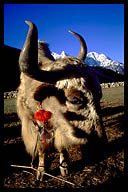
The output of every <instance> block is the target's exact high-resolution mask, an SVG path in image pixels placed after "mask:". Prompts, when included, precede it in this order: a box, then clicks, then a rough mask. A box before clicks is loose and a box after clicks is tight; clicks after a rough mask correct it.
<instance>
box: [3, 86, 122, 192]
mask: <svg viewBox="0 0 128 192" xmlns="http://www.w3.org/2000/svg"><path fill="white" fill-rule="evenodd" d="M4 107H5V108H4V112H5V121H4V126H5V129H4V172H3V176H4V188H27V187H29V188H54V189H55V188H71V189H72V188H79V189H84V190H85V189H86V191H91V192H93V191H95V190H97V191H98V192H100V191H102V192H105V191H109V190H111V189H112V188H111V187H114V191H116V190H117V189H118V188H119V186H120V185H122V183H123V179H124V175H123V171H124V150H123V148H124V140H123V139H124V121H123V119H124V88H123V87H115V88H108V89H103V97H102V100H101V107H102V116H103V123H104V127H105V131H106V134H107V138H108V144H107V146H106V147H105V148H103V149H102V147H103V146H101V149H100V150H99V151H96V152H94V154H91V155H92V156H89V155H88V154H87V156H86V160H87V161H86V162H85V164H82V162H81V152H80V150H79V146H78V147H73V148H69V149H68V152H69V158H70V161H71V169H70V170H71V172H70V174H69V175H68V176H66V177H65V178H64V179H65V180H67V181H69V182H71V183H73V184H74V185H71V184H67V183H66V182H64V181H59V180H57V179H54V178H51V177H48V176H45V177H44V180H43V182H40V183H37V182H35V172H33V171H32V170H26V169H22V168H13V167H11V166H10V165H11V164H16V165H27V166H30V162H31V158H30V156H29V155H28V154H27V153H26V152H25V148H24V145H23V142H22V138H21V133H20V129H21V126H20V121H19V119H18V117H17V114H16V105H15V99H5V103H4ZM90 157H91V158H90ZM49 159H50V162H51V164H50V165H49V171H48V173H49V174H51V175H54V176H56V177H58V178H62V177H61V176H60V175H59V168H58V163H57V162H58V160H59V155H58V153H57V152H54V153H50V154H49Z"/></svg>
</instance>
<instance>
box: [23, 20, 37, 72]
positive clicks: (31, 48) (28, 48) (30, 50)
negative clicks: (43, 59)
mask: <svg viewBox="0 0 128 192" xmlns="http://www.w3.org/2000/svg"><path fill="white" fill-rule="evenodd" d="M25 23H27V24H28V25H29V31H28V35H27V38H26V41H25V43H24V46H23V49H22V51H21V54H20V58H19V65H20V70H21V72H24V73H25V74H28V75H29V76H30V75H31V74H33V73H35V72H36V71H37V70H39V69H38V41H37V40H38V31H37V27H36V25H35V24H33V23H31V22H30V21H25Z"/></svg>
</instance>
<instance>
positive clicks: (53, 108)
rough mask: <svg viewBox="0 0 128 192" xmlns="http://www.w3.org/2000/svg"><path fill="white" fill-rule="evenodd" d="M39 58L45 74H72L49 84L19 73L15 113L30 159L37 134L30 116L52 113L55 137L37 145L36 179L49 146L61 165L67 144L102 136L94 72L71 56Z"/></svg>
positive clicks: (51, 125) (62, 171) (98, 88)
mask: <svg viewBox="0 0 128 192" xmlns="http://www.w3.org/2000/svg"><path fill="white" fill-rule="evenodd" d="M38 57H39V66H40V69H43V70H47V71H52V70H62V69H63V70H64V72H65V73H66V72H67V70H68V71H69V70H70V71H71V74H72V75H71V76H67V78H66V79H63V80H58V81H57V82H56V83H55V84H53V85H51V84H49V83H43V82H39V81H37V80H34V79H32V78H31V77H28V76H26V75H25V74H23V73H21V83H20V86H19V89H18V97H17V112H18V115H19V117H20V119H21V122H22V137H23V141H24V144H25V146H26V150H27V152H28V153H29V154H30V155H32V156H33V154H34V149H35V145H36V140H37V135H38V131H37V130H36V127H35V126H34V124H33V120H34V119H33V115H34V113H35V112H37V111H38V110H39V109H43V110H46V111H50V112H51V113H52V117H51V119H50V120H49V125H50V126H49V127H50V129H53V131H54V137H53V138H52V140H51V141H50V142H49V143H48V144H47V145H46V146H44V145H43V144H42V143H40V142H39V143H38V148H37V151H36V154H37V155H38V156H39V167H38V173H37V179H39V177H40V175H42V174H43V172H44V168H40V167H41V166H44V153H45V150H46V149H48V148H49V147H51V146H52V147H55V148H56V149H57V150H58V151H59V152H60V163H62V160H64V159H65V158H64V156H63V150H64V149H66V148H67V147H68V146H69V145H72V144H76V145H77V144H81V145H82V144H86V143H87V142H88V138H89V135H91V134H92V135H93V134H94V133H95V135H96V137H102V136H103V130H102V127H101V125H100V120H101V117H100V115H99V109H100V103H99V101H100V98H101V95H102V92H101V87H100V84H99V81H98V79H97V77H96V75H95V74H94V72H93V71H91V69H90V68H89V67H88V66H87V65H86V64H85V63H84V62H83V61H80V60H79V59H77V58H74V57H66V58H64V59H58V60H56V61H51V60H45V61H44V59H43V56H41V52H40V51H39V55H38ZM45 62H46V63H45ZM41 151H42V155H41ZM41 162H42V163H41ZM64 164H65V163H64ZM66 166H67V164H66ZM60 171H61V173H62V175H65V174H66V173H67V168H64V167H60Z"/></svg>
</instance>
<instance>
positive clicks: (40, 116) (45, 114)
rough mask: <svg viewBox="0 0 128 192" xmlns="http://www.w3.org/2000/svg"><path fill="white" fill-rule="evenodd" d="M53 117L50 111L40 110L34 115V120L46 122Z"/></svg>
mask: <svg viewBox="0 0 128 192" xmlns="http://www.w3.org/2000/svg"><path fill="white" fill-rule="evenodd" d="M51 116H52V113H51V112H50V111H44V110H39V111H38V112H36V113H35V114H34V119H36V120H39V121H43V122H46V121H48V120H49V119H50V118H51Z"/></svg>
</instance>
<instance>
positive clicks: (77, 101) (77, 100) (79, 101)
mask: <svg viewBox="0 0 128 192" xmlns="http://www.w3.org/2000/svg"><path fill="white" fill-rule="evenodd" d="M68 100H69V102H70V103H72V104H82V103H83V99H82V98H78V97H76V96H70V98H69V99H68Z"/></svg>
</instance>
